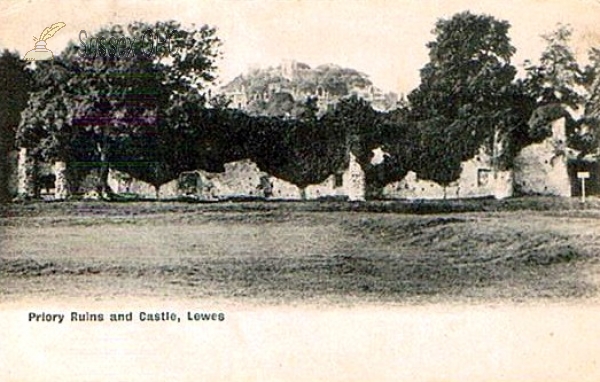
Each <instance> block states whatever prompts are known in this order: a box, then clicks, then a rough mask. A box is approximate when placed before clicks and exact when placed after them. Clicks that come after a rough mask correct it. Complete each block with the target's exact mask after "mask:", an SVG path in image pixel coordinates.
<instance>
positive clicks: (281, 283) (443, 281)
mask: <svg viewBox="0 0 600 382" xmlns="http://www.w3.org/2000/svg"><path fill="white" fill-rule="evenodd" d="M0 212H1V214H2V217H1V218H0V300H5V301H7V300H14V299H19V298H23V297H31V296H34V297H38V296H53V297H56V296H63V297H68V296H73V297H93V298H96V299H111V298H115V297H122V296H140V297H141V296H146V297H159V298H167V299H171V298H216V299H242V300H243V301H250V302H259V303H268V304H278V303H285V304H289V303H294V302H312V301H317V302H323V301H324V302H327V303H336V304H337V303H342V304H346V303H348V304H355V303H365V302H367V303H369V302H374V303H399V304H404V303H421V302H437V301H470V302H476V301H490V300H498V299H499V300H510V301H529V300H539V299H574V298H593V297H594V296H596V292H597V288H598V286H599V285H600V284H599V278H598V274H599V273H598V270H599V268H598V264H599V262H598V255H600V229H599V228H600V224H599V222H600V200H598V199H595V200H594V199H592V200H590V202H589V203H588V204H586V205H585V206H583V205H581V204H580V203H579V202H578V201H577V200H575V199H553V198H529V199H513V200H509V201H503V202H496V201H493V200H484V201H455V202H427V203H425V202H422V203H408V202H368V203H341V202H327V203H325V202H324V203H318V202H312V203H309V202H305V203H303V202H290V203H272V202H238V203H235V202H231V203H214V204H194V203H176V202H155V203H151V202H135V203H105V202H87V203H83V202H72V203H30V204H15V205H10V206H4V207H2V208H1V209H0Z"/></svg>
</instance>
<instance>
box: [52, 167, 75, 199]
mask: <svg viewBox="0 0 600 382" xmlns="http://www.w3.org/2000/svg"><path fill="white" fill-rule="evenodd" d="M54 176H55V180H54V190H55V191H54V199H55V200H67V199H68V198H69V197H70V196H71V184H70V177H69V168H68V166H67V162H65V161H56V162H54Z"/></svg>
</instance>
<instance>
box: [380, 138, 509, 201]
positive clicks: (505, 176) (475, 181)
mask: <svg viewBox="0 0 600 382" xmlns="http://www.w3.org/2000/svg"><path fill="white" fill-rule="evenodd" d="M461 168H462V169H461V174H460V177H459V179H458V180H456V181H454V182H452V183H451V184H450V185H448V186H447V187H446V188H444V187H442V186H441V185H439V184H438V183H435V182H432V181H429V180H423V179H418V178H417V175H416V174H415V173H414V172H412V171H410V172H409V173H408V174H407V175H406V176H405V177H404V179H402V180H400V181H398V182H393V183H390V184H388V185H387V186H385V187H384V188H383V192H382V197H383V198H384V199H408V200H417V199H426V200H429V199H460V198H482V197H489V196H493V197H495V198H497V199H504V198H507V197H510V196H512V174H511V172H510V171H494V170H493V167H492V158H491V157H490V155H489V154H487V153H486V151H485V150H484V149H483V148H482V149H480V150H479V153H478V154H477V155H476V156H475V157H474V158H472V159H470V160H468V161H465V162H463V163H462V165H461Z"/></svg>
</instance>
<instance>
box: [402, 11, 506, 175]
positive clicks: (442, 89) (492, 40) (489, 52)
mask: <svg viewBox="0 0 600 382" xmlns="http://www.w3.org/2000/svg"><path fill="white" fill-rule="evenodd" d="M509 28H510V24H509V23H508V22H507V21H501V20H497V19H495V18H494V17H492V16H488V15H477V14H472V13H470V12H462V13H458V14H456V15H454V16H453V17H451V18H450V19H440V20H438V22H437V23H436V25H435V29H434V30H433V33H434V34H435V36H436V39H435V40H434V41H431V42H429V43H428V44H427V47H428V48H429V58H430V61H429V63H427V64H426V65H425V66H424V67H423V69H421V84H420V85H419V87H418V88H417V89H415V90H414V91H413V92H411V93H410V94H409V95H408V99H409V102H410V105H411V119H413V120H414V121H415V122H416V123H418V124H419V125H420V126H422V137H421V139H420V141H421V142H423V143H424V145H422V149H423V150H424V153H425V152H427V153H429V155H425V154H423V155H422V156H421V160H420V161H419V162H418V164H419V165H420V166H421V167H420V168H416V170H417V171H416V172H417V173H419V174H421V176H423V177H424V178H426V179H430V180H434V181H438V182H441V183H442V184H448V183H449V182H450V181H452V180H454V179H456V178H457V177H458V176H459V174H460V162H461V161H463V160H466V159H469V158H472V157H473V156H474V155H475V154H476V153H477V151H478V150H479V148H480V147H481V146H482V145H486V146H487V147H489V148H490V149H492V148H493V147H494V146H495V145H496V144H497V140H498V139H499V136H501V135H503V134H504V133H505V132H504V130H503V129H504V128H506V127H507V126H509V125H510V124H509V123H508V122H507V121H506V119H507V117H508V116H510V110H511V108H512V107H513V106H514V105H512V103H511V102H509V100H510V94H511V87H512V81H513V79H514V76H515V74H516V69H515V68H514V66H512V64H511V62H510V59H511V57H512V55H513V54H514V52H515V48H514V47H513V46H512V44H511V42H510V38H509V36H508V30H509ZM490 151H493V150H490ZM426 158H430V159H432V160H433V159H435V160H436V162H437V163H439V164H444V166H438V165H433V164H432V163H428V162H427V159H426ZM449 174H450V176H449Z"/></svg>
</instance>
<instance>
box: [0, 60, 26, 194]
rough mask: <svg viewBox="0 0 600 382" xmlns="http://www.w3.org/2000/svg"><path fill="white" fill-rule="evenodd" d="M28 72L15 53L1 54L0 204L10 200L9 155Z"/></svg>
mask: <svg viewBox="0 0 600 382" xmlns="http://www.w3.org/2000/svg"><path fill="white" fill-rule="evenodd" d="M31 85H32V83H31V71H30V70H29V69H28V68H27V64H26V63H25V62H23V61H21V59H20V57H19V54H18V53H16V52H15V53H11V52H9V51H8V50H4V51H3V52H2V55H0V105H2V108H1V109H0V203H4V202H7V201H9V200H10V192H9V190H8V181H9V178H10V171H11V166H10V163H9V158H8V155H9V153H10V151H11V150H13V149H14V148H15V134H16V130H17V126H18V124H19V121H20V119H21V111H22V110H23V109H24V108H25V107H26V105H27V99H28V97H29V91H30V90H31Z"/></svg>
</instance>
